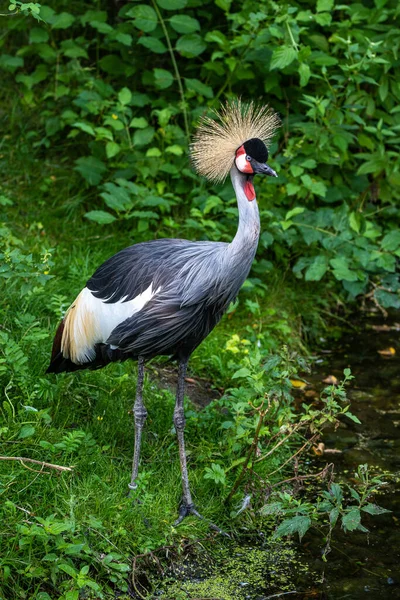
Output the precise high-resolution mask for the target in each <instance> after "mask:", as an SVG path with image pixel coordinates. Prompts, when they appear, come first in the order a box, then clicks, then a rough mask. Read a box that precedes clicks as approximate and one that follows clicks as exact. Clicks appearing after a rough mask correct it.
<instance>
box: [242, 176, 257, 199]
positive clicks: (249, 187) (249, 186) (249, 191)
mask: <svg viewBox="0 0 400 600" xmlns="http://www.w3.org/2000/svg"><path fill="white" fill-rule="evenodd" d="M244 193H245V194H246V198H247V200H248V201H249V202H251V201H252V200H254V198H255V197H256V192H255V189H254V185H253V182H252V181H246V183H245V184H244Z"/></svg>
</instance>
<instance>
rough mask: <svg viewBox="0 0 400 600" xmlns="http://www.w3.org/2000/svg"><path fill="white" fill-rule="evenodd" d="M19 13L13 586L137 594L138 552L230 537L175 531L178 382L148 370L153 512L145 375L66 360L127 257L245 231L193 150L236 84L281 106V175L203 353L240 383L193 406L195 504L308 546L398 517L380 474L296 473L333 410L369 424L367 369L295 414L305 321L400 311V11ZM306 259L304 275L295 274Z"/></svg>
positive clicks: (192, 527)
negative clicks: (349, 482)
mask: <svg viewBox="0 0 400 600" xmlns="http://www.w3.org/2000/svg"><path fill="white" fill-rule="evenodd" d="M4 12H7V11H6V10H5V9H3V13H4ZM9 12H10V15H9V16H5V15H3V16H0V19H1V23H2V28H3V31H2V34H1V35H0V69H1V75H2V86H1V89H0V118H1V122H2V125H3V129H4V132H5V135H4V137H3V139H2V142H1V146H0V164H1V165H2V167H3V168H2V172H3V175H4V176H3V180H2V183H1V189H0V211H1V219H0V240H1V248H0V260H1V265H0V284H1V290H2V294H1V301H0V385H1V389H2V392H3V397H2V399H1V405H0V419H1V420H0V440H1V444H2V448H4V450H2V452H1V454H2V455H3V454H4V456H1V457H0V458H1V462H0V471H1V475H2V479H1V484H0V495H1V500H3V499H5V501H4V502H3V503H2V506H1V511H2V514H1V517H0V522H1V532H0V533H1V536H0V538H1V541H0V546H1V548H0V595H1V594H4V597H6V598H10V599H11V598H14V597H15V598H35V599H36V598H37V600H49V599H50V598H60V599H61V600H78V598H81V597H82V598H83V597H87V598H91V597H93V598H102V597H104V598H113V597H115V595H116V594H117V595H118V594H122V595H121V597H125V596H124V595H123V594H124V593H125V592H126V593H127V594H129V597H132V594H134V593H135V589H136V588H135V585H136V584H135V577H134V576H132V573H131V567H132V564H131V560H132V555H134V554H138V553H139V554H142V555H143V556H144V557H148V556H153V555H152V554H151V552H156V551H157V550H159V549H160V548H164V549H165V548H166V550H165V553H166V554H167V555H168V553H169V552H171V548H172V549H173V551H177V552H182V551H184V550H185V548H186V546H185V544H186V542H187V540H188V539H189V540H190V541H191V543H192V542H193V543H194V540H196V539H197V538H198V537H199V536H201V537H202V538H204V536H205V535H206V533H207V531H208V528H207V524H206V523H204V522H199V521H194V520H191V519H188V520H187V521H186V522H184V523H183V524H182V525H181V526H180V528H179V530H176V529H174V527H172V526H171V523H173V521H174V518H175V516H176V507H177V503H178V500H179V493H180V487H179V485H180V474H179V462H178V459H177V452H176V444H175V432H174V430H173V428H172V422H171V415H172V411H173V405H174V397H173V393H172V392H170V391H169V390H168V389H164V388H165V386H164V385H161V386H159V385H158V383H159V382H160V381H161V383H163V377H165V376H166V375H165V373H167V379H168V378H169V379H171V381H174V382H175V375H174V374H172V375H171V373H170V372H168V370H167V369H164V368H163V367H160V366H159V365H157V364H156V365H154V364H153V365H150V366H149V372H150V373H151V375H152V378H151V377H148V378H147V379H146V383H145V402H146V406H147V408H148V410H149V424H148V427H147V428H146V432H145V435H144V440H143V460H142V467H141V476H140V486H139V493H140V503H137V504H136V503H135V504H134V505H132V500H131V499H129V498H127V497H126V496H125V491H126V483H127V479H128V475H129V469H130V463H131V454H132V420H133V419H132V415H130V416H128V413H129V411H130V409H131V405H132V397H133V394H134V381H133V379H134V378H132V375H131V370H132V366H131V365H129V364H127V363H125V364H116V365H111V366H109V367H107V369H103V370H102V371H100V372H96V373H80V374H73V375H66V376H61V377H58V378H56V377H46V376H45V375H44V370H45V366H46V363H47V361H48V356H49V351H50V345H51V338H52V335H53V333H54V328H55V325H56V323H57V322H58V321H59V319H60V318H61V316H62V315H63V314H64V313H65V310H66V309H67V307H68V305H69V303H70V301H71V299H72V298H73V297H74V295H75V293H77V292H78V291H79V289H80V288H81V287H82V285H83V284H84V282H85V281H86V279H87V278H88V277H89V276H90V275H91V273H92V272H93V270H94V268H95V267H96V266H97V265H98V264H100V263H101V262H102V261H103V260H104V259H105V258H107V257H108V256H109V255H111V254H112V253H114V252H115V251H117V250H118V249H120V248H121V247H123V246H126V245H127V244H128V243H130V242H131V241H132V240H133V241H134V242H137V241H141V240H145V239H149V238H152V237H162V236H172V237H188V238H190V239H215V240H227V241H228V240H230V239H231V238H232V235H233V234H234V231H235V228H236V219H237V209H236V202H235V199H234V197H233V192H232V189H231V186H230V183H229V182H227V183H226V184H225V185H224V186H218V187H217V186H216V187H211V186H209V185H207V183H206V182H204V181H202V180H201V179H200V178H198V177H197V176H196V175H195V174H194V172H193V170H192V169H191V167H190V164H189V159H188V144H189V140H190V136H191V133H192V131H193V130H194V127H195V124H196V121H197V119H198V117H199V116H200V115H202V114H205V113H206V112H207V111H208V110H209V109H211V108H213V107H217V106H218V105H219V103H220V102H221V101H223V100H224V99H225V98H226V97H235V96H238V95H240V96H242V97H243V99H244V100H254V99H255V100H257V101H260V102H268V103H269V104H271V105H272V106H273V107H274V108H275V109H276V110H278V111H279V113H280V115H281V118H282V128H281V130H280V133H279V134H278V135H277V138H276V141H275V143H274V146H273V147H272V148H271V160H270V164H271V166H272V167H273V168H274V169H276V170H277V171H278V173H279V178H278V179H277V180H276V181H275V180H272V179H270V180H268V181H261V180H260V181H257V182H256V184H257V190H258V197H259V201H260V209H261V219H262V236H261V243H260V248H259V252H258V256H257V262H256V264H255V266H254V269H253V272H252V276H251V278H250V280H249V282H248V283H247V294H246V290H245V291H244V293H243V294H242V295H241V299H240V303H239V305H238V306H234V307H231V310H230V313H229V314H228V315H227V317H226V318H225V320H224V321H223V323H222V324H221V325H220V327H219V328H217V329H216V330H215V331H214V332H213V334H212V335H211V336H210V337H209V338H208V339H207V340H206V341H205V342H204V343H203V344H202V345H201V347H200V348H199V349H198V350H197V351H196V354H195V355H194V356H193V359H192V361H191V368H192V369H193V372H192V373H190V375H193V374H194V375H195V376H196V377H198V376H205V377H207V378H212V380H213V381H212V382H213V385H214V388H217V389H218V390H221V389H223V388H225V389H226V388H230V389H226V393H225V395H224V396H223V397H222V398H221V399H220V400H219V402H218V403H211V404H209V406H207V407H206V408H205V409H204V410H203V411H201V412H198V411H197V410H195V408H194V407H193V406H192V405H191V404H189V403H188V404H187V405H186V415H187V421H188V423H187V425H188V427H187V449H188V455H189V460H190V478H191V483H192V485H193V490H194V494H195V499H196V503H197V504H198V506H199V508H200V507H201V510H202V512H204V514H205V515H206V516H207V517H208V518H210V519H213V520H214V521H215V522H217V523H218V524H220V525H221V526H223V527H229V528H230V529H233V530H235V529H238V530H239V529H240V528H241V527H243V528H245V530H246V531H251V530H252V529H253V528H257V529H260V528H263V529H264V530H265V531H269V532H272V531H275V537H279V536H286V535H288V534H294V533H296V534H298V537H300V538H302V537H303V536H304V535H305V533H306V531H307V530H308V529H309V528H310V527H318V528H319V529H321V528H322V530H323V531H324V535H326V536H327V537H326V545H325V552H328V550H329V540H330V537H331V534H332V530H333V528H334V527H335V526H340V527H342V528H343V529H344V530H345V531H354V530H357V531H365V530H366V528H365V525H364V524H362V522H361V520H362V519H363V522H364V520H365V517H366V516H367V515H368V514H370V515H376V514H381V513H382V512H385V511H384V510H383V509H381V508H380V507H379V506H377V505H376V504H374V499H373V494H374V493H375V491H376V489H377V488H379V487H380V485H381V484H382V482H381V481H380V480H379V479H378V478H372V479H369V476H368V470H367V468H366V467H362V468H361V469H360V470H359V474H358V480H357V479H355V483H354V487H349V488H348V489H347V488H346V486H340V485H339V484H338V483H335V484H329V485H328V484H326V485H325V484H324V486H323V487H324V490H323V491H320V492H318V493H317V492H315V493H314V495H309V496H303V497H301V498H300V497H299V496H298V495H296V493H297V492H296V493H295V492H293V490H291V489H290V488H289V487H287V485H285V488H284V489H283V488H282V487H280V486H281V484H282V482H283V483H285V482H286V481H287V473H285V469H288V468H289V467H291V466H292V465H293V461H294V459H295V458H296V460H297V458H298V455H299V452H300V450H299V446H302V448H303V451H305V450H306V449H308V448H309V447H310V446H311V445H312V443H313V442H314V441H315V440H316V439H317V437H318V435H319V434H320V432H321V430H322V429H323V427H324V426H325V425H326V424H332V423H336V422H337V419H338V418H341V419H346V420H347V422H349V423H350V424H351V425H352V426H353V425H354V426H355V427H357V426H358V425H357V423H358V420H357V418H356V417H355V416H354V415H352V414H351V412H350V411H349V404H348V402H347V399H346V393H345V384H347V382H348V380H349V379H351V376H350V373H349V372H348V371H346V373H345V379H344V382H343V383H342V384H339V385H337V386H334V385H330V386H329V387H328V388H326V389H325V391H324V392H322V393H321V395H320V397H319V398H318V402H317V403H314V402H313V403H304V404H303V406H302V408H301V409H300V408H299V407H297V408H298V409H297V410H295V409H294V406H293V398H292V392H293V386H294V385H299V384H300V385H303V384H304V382H302V380H301V372H303V371H304V369H305V365H304V361H303V360H301V359H300V358H299V357H298V355H297V354H296V353H295V352H293V349H294V348H295V349H299V347H301V332H300V331H299V330H300V329H301V326H300V325H299V322H298V320H296V319H298V315H299V313H300V312H301V313H302V314H304V313H305V311H306V310H308V311H309V312H312V311H313V309H314V304H315V302H316V301H319V300H320V299H321V300H322V301H323V302H329V301H330V302H332V299H334V300H336V299H337V298H339V300H343V299H345V300H349V299H352V300H354V299H356V298H357V297H359V298H362V297H364V298H365V297H367V298H368V297H369V298H371V299H372V300H374V301H375V303H376V304H378V305H379V306H381V307H383V308H385V307H399V306H400V298H399V293H398V292H399V288H400V284H399V279H398V273H397V261H398V257H399V255H400V233H399V230H398V224H399V210H398V208H397V206H396V203H397V201H398V199H399V197H400V174H399V159H398V156H399V146H400V137H399V133H398V132H399V128H400V110H399V109H398V104H399V100H400V85H399V83H398V75H399V61H398V58H397V54H398V46H399V40H400V36H399V28H398V27H397V26H396V18H397V17H398V14H399V8H398V7H397V3H395V2H394V1H385V0H376V1H375V3H372V2H369V1H368V2H367V1H365V2H364V3H363V4H361V3H354V2H352V3H348V4H347V5H344V4H340V5H337V6H336V5H335V3H334V0H318V1H317V2H314V1H313V0H305V1H302V2H295V1H294V0H293V1H291V2H280V3H276V2H274V1H272V0H264V1H263V2H256V3H254V2H252V3H251V2H250V1H249V0H244V1H243V2H241V3H233V2H230V1H229V0H215V1H211V0H208V1H207V0H205V1H201V0H155V1H154V2H153V1H151V2H145V1H142V2H140V1H138V2H136V1H135V2H123V1H121V2H118V1H117V0H116V1H115V2H114V3H110V2H105V1H104V0H100V1H99V2H97V3H96V7H95V8H93V7H90V8H88V3H84V2H82V1H81V0H73V1H72V2H71V1H69V2H67V1H66V0H58V1H57V2H52V3H51V5H50V4H49V5H39V4H36V3H22V2H19V1H16V2H13V3H12V4H10V6H9ZM287 273H292V274H293V277H288V278H287V279H292V280H293V281H294V282H295V284H296V283H297V282H296V279H295V278H298V279H299V280H300V282H299V283H300V284H301V286H296V285H294V286H293V285H292V283H293V281H291V282H290V285H289V287H285V286H284V285H283V284H282V282H283V278H284V275H286V274H287ZM276 282H278V285H277V284H276ZM306 282H307V283H306ZM313 282H317V283H313ZM296 287H297V289H296ZM300 287H301V291H299V290H298V288H300ZM249 291H252V292H255V293H253V294H252V296H251V297H250V295H249V294H248V292H249ZM310 296H311V301H310ZM299 299H300V300H301V303H300V302H299ZM300 304H301V311H300V310H299V305H300ZM310 307H311V308H310ZM288 339H290V345H291V348H289V349H288V348H287V347H285V348H284V349H283V350H280V347H281V345H282V341H287V340H288ZM298 378H300V379H298ZM169 379H168V380H169ZM205 384H206V382H205V381H202V382H201V384H200V385H199V386H198V387H199V389H202V387H203V386H204V385H205ZM304 385H305V384H304ZM231 386H232V387H231ZM212 395H213V396H214V395H215V396H219V392H215V389H214V392H213V394H212ZM207 400H209V398H208V399H207ZM19 457H23V458H24V457H25V459H24V460H22V459H21V460H20V458H19ZM26 459H28V461H29V460H33V461H38V462H36V463H35V462H28V461H27V460H26ZM42 461H45V462H46V463H48V465H47V467H46V466H45V465H44V463H43V462H42ZM49 464H50V466H49ZM60 467H61V468H62V467H67V468H69V469H71V470H67V471H62V470H61V471H60V470H59V469H60ZM32 470H33V471H35V472H32ZM297 472H298V465H297V463H296V467H295V477H294V478H293V479H296V476H297ZM325 475H326V473H325ZM311 477H312V475H311ZM289 481H291V480H290V479H289ZM160 482H161V483H162V485H161V484H160ZM325 488H326V489H325ZM289 489H290V491H288V490H289ZM265 490H268V494H270V496H269V500H268V502H267V503H266V502H265ZM292 492H293V493H292ZM250 497H251V501H250V500H249V498H250ZM227 499H228V500H229V501H228V502H227V503H226V504H224V502H226V501H227ZM134 500H136V499H135V498H134ZM249 507H250V508H251V510H247V509H248V508H249ZM328 521H329V522H328ZM149 553H150V554H149ZM136 583H137V582H136ZM140 589H142V588H140ZM143 589H144V588H143ZM143 589H142V591H143ZM136 592H137V590H136ZM138 593H139V592H138ZM244 593H245V591H243V594H244ZM136 597H140V596H136ZM142 597H144V596H143V595H142Z"/></svg>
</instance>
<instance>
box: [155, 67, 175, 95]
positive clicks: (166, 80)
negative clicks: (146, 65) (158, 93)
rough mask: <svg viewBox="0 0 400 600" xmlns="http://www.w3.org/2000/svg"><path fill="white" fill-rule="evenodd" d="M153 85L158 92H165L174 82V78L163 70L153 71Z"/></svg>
mask: <svg viewBox="0 0 400 600" xmlns="http://www.w3.org/2000/svg"><path fill="white" fill-rule="evenodd" d="M153 74H154V83H155V85H156V87H157V88H158V89H160V90H165V89H166V88H168V87H170V85H172V84H173V82H174V76H173V75H172V73H170V71H166V70H165V69H153Z"/></svg>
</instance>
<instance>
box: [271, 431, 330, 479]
mask: <svg viewBox="0 0 400 600" xmlns="http://www.w3.org/2000/svg"><path fill="white" fill-rule="evenodd" d="M318 436H319V433H315V434H314V435H313V436H312V437H311V438H310V439H309V440H307V441H306V443H305V444H303V445H302V447H301V448H300V449H299V450H297V452H296V453H295V454H293V456H291V457H290V458H288V459H287V460H285V462H284V463H282V464H281V465H280V467H278V468H277V469H275V471H272V473H268V477H271V476H272V475H275V473H277V472H278V471H280V470H281V469H283V467H285V466H286V465H287V464H288V463H289V462H290V461H291V460H293V459H294V458H296V456H297V455H298V454H300V453H301V452H303V450H304V448H305V447H306V446H308V445H309V444H312V442H313V441H314V440H315V439H316V438H318Z"/></svg>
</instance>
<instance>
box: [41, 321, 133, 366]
mask: <svg viewBox="0 0 400 600" xmlns="http://www.w3.org/2000/svg"><path fill="white" fill-rule="evenodd" d="M60 327H61V326H60ZM60 327H59V329H60ZM57 335H58V330H57V333H56V338H57ZM55 342H56V340H54V344H53V352H52V355H51V361H50V365H49V366H48V368H47V370H46V373H65V372H73V371H81V370H82V369H101V368H102V367H105V366H106V365H108V364H109V363H110V362H115V361H124V360H127V359H128V358H134V359H136V358H137V357H135V356H132V355H129V354H125V353H123V352H121V350H119V349H118V348H115V349H112V348H111V347H110V346H109V345H108V344H96V346H95V348H94V350H95V352H96V355H95V358H94V359H93V360H91V361H90V362H85V363H82V364H76V363H74V362H72V360H71V359H69V358H65V356H63V353H62V352H61V346H59V347H56V350H54V347H55Z"/></svg>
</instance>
